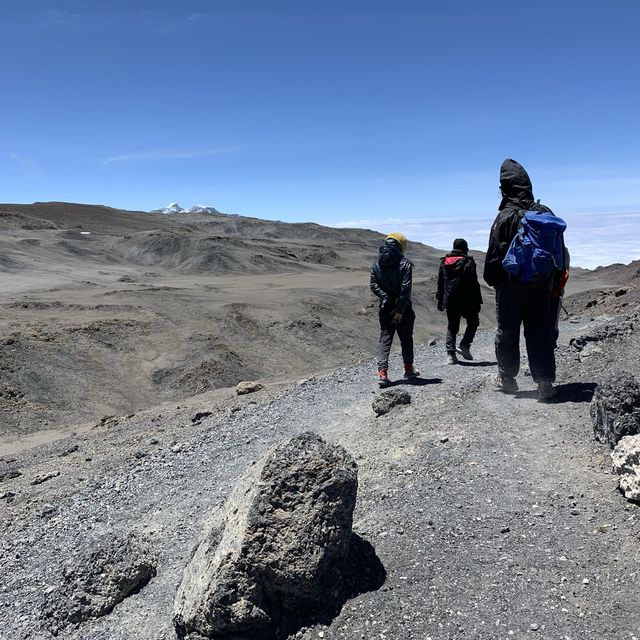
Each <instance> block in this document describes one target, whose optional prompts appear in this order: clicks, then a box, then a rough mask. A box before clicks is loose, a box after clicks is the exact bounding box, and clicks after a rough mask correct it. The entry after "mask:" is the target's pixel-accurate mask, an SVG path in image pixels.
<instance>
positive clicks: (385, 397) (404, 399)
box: [371, 389, 411, 416]
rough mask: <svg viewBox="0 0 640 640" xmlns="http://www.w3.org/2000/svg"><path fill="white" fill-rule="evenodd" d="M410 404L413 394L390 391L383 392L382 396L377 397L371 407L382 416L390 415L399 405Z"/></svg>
mask: <svg viewBox="0 0 640 640" xmlns="http://www.w3.org/2000/svg"><path fill="white" fill-rule="evenodd" d="M410 402H411V394H410V393H409V392H407V391H398V390H396V389H392V390H390V391H383V392H382V393H381V394H380V395H378V396H376V398H375V399H374V401H373V402H372V403H371V407H372V408H373V410H374V411H375V413H376V415H377V416H381V415H384V414H385V413H389V411H391V409H393V408H394V407H397V406H398V405H401V404H409V403H410Z"/></svg>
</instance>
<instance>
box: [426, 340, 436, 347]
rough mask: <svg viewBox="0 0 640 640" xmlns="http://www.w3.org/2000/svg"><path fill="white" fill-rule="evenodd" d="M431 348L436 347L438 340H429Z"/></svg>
mask: <svg viewBox="0 0 640 640" xmlns="http://www.w3.org/2000/svg"><path fill="white" fill-rule="evenodd" d="M428 344H429V346H430V347H435V346H436V344H437V343H436V339H435V338H431V340H429V342H428Z"/></svg>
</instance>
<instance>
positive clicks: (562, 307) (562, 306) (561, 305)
mask: <svg viewBox="0 0 640 640" xmlns="http://www.w3.org/2000/svg"><path fill="white" fill-rule="evenodd" d="M560 308H561V309H562V310H563V311H564V312H565V313H566V314H567V316H568V315H569V312H568V311H567V310H566V309H565V307H564V303H563V302H562V300H561V301H560Z"/></svg>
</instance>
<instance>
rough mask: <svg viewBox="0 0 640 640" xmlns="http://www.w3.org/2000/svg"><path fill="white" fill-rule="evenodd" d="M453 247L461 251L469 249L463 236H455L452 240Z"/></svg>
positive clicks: (465, 251)
mask: <svg viewBox="0 0 640 640" xmlns="http://www.w3.org/2000/svg"><path fill="white" fill-rule="evenodd" d="M453 248H454V249H456V250H457V251H462V253H468V251H469V245H468V244H467V241H466V240H465V239H464V238H456V239H455V240H454V241H453Z"/></svg>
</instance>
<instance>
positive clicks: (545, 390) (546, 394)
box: [538, 380, 558, 402]
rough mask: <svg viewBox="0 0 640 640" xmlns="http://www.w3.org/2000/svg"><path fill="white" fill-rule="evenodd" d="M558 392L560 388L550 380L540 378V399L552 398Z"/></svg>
mask: <svg viewBox="0 0 640 640" xmlns="http://www.w3.org/2000/svg"><path fill="white" fill-rule="evenodd" d="M556 393H558V390H557V389H556V388H555V387H554V386H553V383H552V382H551V381H550V380H540V382H538V400H541V401H543V402H544V401H545V400H550V399H551V398H553V396H555V395H556Z"/></svg>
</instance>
